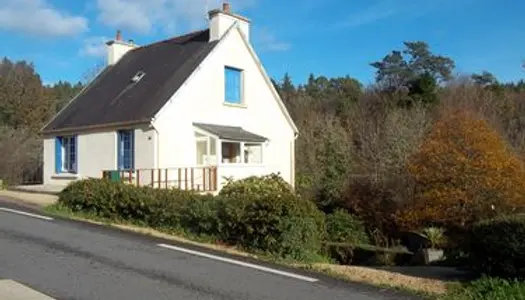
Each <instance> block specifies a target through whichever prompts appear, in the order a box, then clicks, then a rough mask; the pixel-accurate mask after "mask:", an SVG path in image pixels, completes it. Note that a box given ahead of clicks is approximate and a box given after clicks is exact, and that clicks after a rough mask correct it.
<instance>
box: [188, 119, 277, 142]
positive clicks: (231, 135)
mask: <svg viewBox="0 0 525 300" xmlns="http://www.w3.org/2000/svg"><path fill="white" fill-rule="evenodd" d="M193 126H195V127H197V128H199V129H201V130H204V131H206V132H209V133H211V134H213V135H216V136H218V137H219V138H220V139H223V140H231V141H238V142H254V143H262V142H265V141H267V140H268V138H265V137H263V136H260V135H258V134H255V133H252V132H249V131H246V130H244V129H242V127H238V126H225V125H215V124H204V123H193Z"/></svg>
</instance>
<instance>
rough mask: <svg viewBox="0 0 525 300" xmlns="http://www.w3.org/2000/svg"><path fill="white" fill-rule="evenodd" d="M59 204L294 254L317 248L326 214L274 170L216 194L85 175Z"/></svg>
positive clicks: (65, 192)
mask: <svg viewBox="0 0 525 300" xmlns="http://www.w3.org/2000/svg"><path fill="white" fill-rule="evenodd" d="M59 203H60V204H61V205H64V206H66V207H68V208H70V209H71V210H73V211H76V212H79V211H82V212H87V213H92V214H95V215H97V216H100V217H104V218H109V219H114V220H126V221H132V222H135V223H140V224H144V225H147V226H151V227H154V228H159V229H164V230H184V231H186V232H190V233H193V234H196V235H203V236H211V237H214V238H216V239H217V240H221V241H225V242H228V243H229V244H232V245H240V246H242V247H244V248H249V249H252V250H257V251H264V252H267V253H271V254H274V255H279V256H281V257H290V258H294V259H306V258H308V257H311V256H312V255H314V254H317V253H319V252H320V250H321V242H322V240H323V239H324V233H325V223H324V222H325V220H324V214H323V213H322V212H320V211H319V210H318V209H317V208H316V206H315V204H314V203H313V202H311V201H309V200H306V199H301V198H300V197H298V196H296V195H295V194H294V193H293V191H292V190H291V188H290V187H289V185H287V183H286V182H285V181H284V180H282V179H281V178H280V177H279V176H277V175H271V176H264V177H250V178H247V179H245V180H240V181H230V182H229V183H228V184H227V185H226V186H225V187H224V188H223V190H222V191H221V193H220V194H219V195H218V196H212V195H201V194H197V193H193V192H186V191H180V190H162V189H154V188H149V187H135V186H131V185H128V184H125V183H117V182H110V181H109V180H107V179H89V180H83V181H76V182H73V183H71V184H70V185H69V186H68V187H67V188H66V189H64V190H63V191H62V192H61V194H60V197H59Z"/></svg>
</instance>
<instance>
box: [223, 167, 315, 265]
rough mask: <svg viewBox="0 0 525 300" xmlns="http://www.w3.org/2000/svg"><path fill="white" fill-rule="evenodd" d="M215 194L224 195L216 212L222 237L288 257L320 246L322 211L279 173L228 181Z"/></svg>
mask: <svg viewBox="0 0 525 300" xmlns="http://www.w3.org/2000/svg"><path fill="white" fill-rule="evenodd" d="M219 196H220V197H222V198H223V199H224V201H223V202H222V205H221V206H220V208H219V212H218V214H219V219H220V220H221V224H222V226H221V233H220V236H221V238H222V239H224V240H225V241H229V242H236V243H238V244H240V245H242V246H243V247H246V248H251V249H257V250H262V251H266V252H269V253H273V254H278V255H280V256H283V257H292V258H299V257H304V256H309V255H311V254H312V253H316V252H318V251H319V250H320V249H321V242H322V239H323V237H324V232H325V225H324V214H323V213H322V212H321V211H319V210H318V209H317V207H316V206H315V204H314V203H313V202H312V201H310V200H307V199H302V198H300V197H299V196H297V195H295V194H294V192H293V190H292V189H291V188H290V186H289V185H288V184H287V183H286V182H285V181H284V180H283V179H282V178H281V177H280V176H278V175H275V174H272V175H268V176H263V177H249V178H246V179H243V180H238V181H230V182H228V183H227V184H226V185H225V186H224V187H223V189H222V190H221V192H220V194H219Z"/></svg>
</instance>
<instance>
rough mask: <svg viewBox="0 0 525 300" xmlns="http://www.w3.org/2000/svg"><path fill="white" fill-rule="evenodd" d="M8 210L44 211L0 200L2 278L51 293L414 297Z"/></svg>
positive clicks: (91, 296)
mask: <svg viewBox="0 0 525 300" xmlns="http://www.w3.org/2000/svg"><path fill="white" fill-rule="evenodd" d="M5 208H8V209H17V210H23V211H25V212H29V213H34V214H40V215H43V214H42V213H41V212H38V211H34V210H31V209H29V208H25V207H19V206H15V205H13V204H9V203H7V202H3V201H2V200H0V279H12V280H15V281H17V282H20V283H22V284H24V285H27V286H29V287H31V288H32V289H35V290H37V291H39V292H41V293H44V294H47V295H49V296H51V297H53V298H55V299H86V300H88V299H89V300H93V299H113V300H118V299H128V300H133V299H141V300H142V299H152V300H153V299H155V300H161V299H188V300H192V299H272V300H278V299H301V300H308V299H312V300H319V299H345V300H348V299H355V300H368V299H415V298H414V297H412V296H410V297H409V296H407V295H406V294H404V293H401V292H394V291H391V290H381V289H378V288H373V287H369V286H365V285H360V284H348V283H346V282H342V281H339V280H335V279H331V278H329V277H326V276H323V275H321V274H316V273H306V272H304V271H300V270H295V269H288V268H283V267H281V266H274V265H270V264H265V263H261V262H258V261H253V260H249V259H245V258H239V257H233V256H228V255H223V254H221V253H218V252H213V251H210V250H204V249H200V248H196V247H192V246H187V245H182V244H176V243H174V242H172V241H166V240H162V239H157V238H153V237H147V236H142V235H138V234H134V233H129V232H124V231H120V230H117V229H113V228H108V227H105V226H98V225H92V224H86V223H82V222H76V221H70V220H64V219H57V218H54V219H52V220H45V219H39V218H35V217H34V216H29V215H20V214H16V213H15V212H13V211H6V210H5ZM159 244H167V245H170V246H175V247H180V248H174V249H171V248H165V247H161V246H159ZM250 264H251V265H250ZM279 272H289V273H284V274H281V273H279ZM301 276H305V277H301Z"/></svg>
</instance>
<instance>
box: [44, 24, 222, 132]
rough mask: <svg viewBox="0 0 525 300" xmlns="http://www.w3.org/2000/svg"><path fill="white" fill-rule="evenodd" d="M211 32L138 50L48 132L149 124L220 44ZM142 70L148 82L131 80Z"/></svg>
mask: <svg viewBox="0 0 525 300" xmlns="http://www.w3.org/2000/svg"><path fill="white" fill-rule="evenodd" d="M217 43H218V42H217V41H214V42H211V43H210V42H209V30H203V31H197V32H193V33H190V34H187V35H183V36H179V37H176V38H173V39H169V40H165V41H161V42H157V43H153V44H150V45H147V46H143V47H138V48H135V49H133V50H131V51H129V52H128V53H126V54H125V55H124V56H123V57H122V58H121V59H120V60H119V61H118V62H117V63H116V64H115V65H113V66H108V67H107V68H106V69H105V70H104V71H103V72H102V73H101V74H100V75H99V76H97V78H96V79H95V80H93V82H92V83H90V85H89V86H88V87H87V88H86V89H84V90H83V91H82V92H81V93H80V94H79V95H78V96H77V97H76V98H75V99H74V100H73V101H72V102H71V103H70V104H69V105H68V106H67V107H66V108H65V109H64V110H62V111H61V112H60V113H59V114H58V115H57V116H56V117H55V118H54V119H53V120H52V121H51V122H50V123H49V124H48V125H47V126H46V127H45V128H44V130H43V131H44V132H50V131H56V130H67V129H71V130H74V129H78V130H80V129H81V128H90V127H96V126H100V125H107V124H115V125H117V124H130V123H140V122H148V121H149V120H151V119H152V117H153V116H154V115H155V114H156V113H157V112H158V111H159V110H160V109H161V108H162V107H163V106H164V105H165V104H166V102H167V101H168V100H169V98H170V97H171V96H172V95H173V94H174V93H175V92H176V91H177V90H178V89H179V88H180V86H181V85H182V84H183V83H184V82H185V81H186V79H187V78H188V77H189V76H190V75H191V73H193V71H194V70H195V69H196V68H197V67H198V66H199V65H200V63H201V62H202V61H203V60H204V58H206V56H207V55H208V54H209V53H210V52H211V50H212V49H213V48H214V47H215V46H216V45H217ZM139 71H142V72H144V73H145V75H144V77H143V78H142V79H141V80H140V81H138V82H137V83H136V84H133V83H132V81H131V79H132V78H133V77H134V76H135V75H136V74H137V72H139Z"/></svg>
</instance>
